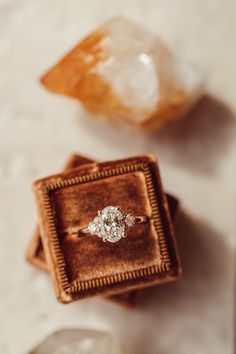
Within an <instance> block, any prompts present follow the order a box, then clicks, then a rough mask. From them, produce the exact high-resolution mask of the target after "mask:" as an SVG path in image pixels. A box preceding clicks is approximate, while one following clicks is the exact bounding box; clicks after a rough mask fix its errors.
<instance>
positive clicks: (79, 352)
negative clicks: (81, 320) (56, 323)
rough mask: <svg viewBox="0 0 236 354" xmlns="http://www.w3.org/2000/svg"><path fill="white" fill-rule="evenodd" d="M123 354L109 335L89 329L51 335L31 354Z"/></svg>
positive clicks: (67, 330)
mask: <svg viewBox="0 0 236 354" xmlns="http://www.w3.org/2000/svg"><path fill="white" fill-rule="evenodd" d="M111 353H112V354H121V351H120V349H119V345H118V343H117V340H116V339H115V338H114V337H113V336H112V335H111V334H109V333H106V332H100V331H95V330H87V329H64V330H60V331H58V332H55V333H53V334H51V335H50V336H49V337H48V338H46V339H45V340H44V341H43V342H42V343H40V344H39V345H38V346H37V347H36V348H35V349H34V350H32V351H31V352H30V353H29V354H111Z"/></svg>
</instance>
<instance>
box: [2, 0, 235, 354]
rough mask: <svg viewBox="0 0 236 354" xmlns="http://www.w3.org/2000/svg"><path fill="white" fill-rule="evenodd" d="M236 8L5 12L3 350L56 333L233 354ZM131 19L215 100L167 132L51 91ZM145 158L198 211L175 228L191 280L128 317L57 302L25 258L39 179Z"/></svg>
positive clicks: (183, 4)
mask: <svg viewBox="0 0 236 354" xmlns="http://www.w3.org/2000/svg"><path fill="white" fill-rule="evenodd" d="M235 11H236V5H235V1H234V0H232V1H231V0H225V1H215V0H205V1H195V0H179V1H172V0H165V1H162V0H149V1H148V2H147V1H146V0H129V1H127V0H120V1H107V0H93V1H86V2H84V1H80V0H76V1H73V0H72V1H70V2H68V1H64V0H58V1H55V2H52V1H49V0H41V1H31V0H19V1H10V0H5V1H2V2H1V3H0V13H1V20H0V43H1V44H0V65H1V75H0V146H1V149H0V196H1V198H0V234H1V247H0V280H1V286H0V313H1V321H0V333H1V335H0V352H1V353H4V354H16V353H17V354H25V353H27V352H28V351H29V350H30V349H31V348H33V347H34V346H35V345H36V344H37V343H39V342H40V341H41V340H42V339H43V338H46V337H47V336H48V334H49V333H52V332H54V331H55V330H57V329H58V328H68V327H86V328H95V329H101V330H103V329H105V330H109V331H111V332H115V333H116V334H117V336H118V338H119V340H120V341H121V342H122V344H123V348H124V351H125V353H126V354H127V353H128V354H143V353H147V354H156V353H165V354H172V353H175V354H189V353H191V354H199V353H201V354H202V353H204V354H205V353H206V354H209V353H214V354H222V353H225V354H233V352H234V348H233V340H234V338H233V335H234V332H235V330H234V328H233V317H234V315H233V308H234V298H233V289H234V279H235V274H234V257H233V252H234V242H235V231H236V230H235V214H236V213H235V194H236V191H235V165H236V164H235V163H236V161H235V156H236V143H235V113H234V112H235V110H236V80H235V77H236V72H235V70H236V69H235V57H236V50H235V36H236V23H235ZM119 13H122V14H125V15H126V16H129V17H131V18H133V19H134V20H135V21H138V22H140V23H141V24H143V25H144V26H145V27H148V28H150V30H151V31H152V32H154V33H158V34H160V36H161V37H162V38H163V39H164V40H165V41H166V42H167V43H169V45H170V46H171V47H172V48H173V49H174V51H175V52H176V53H177V54H178V55H179V56H182V57H184V58H186V59H188V60H189V61H190V62H194V63H195V64H196V65H197V66H198V67H199V68H200V69H201V70H203V71H204V72H205V73H206V75H207V76H208V87H207V90H208V93H209V94H210V95H211V96H212V97H215V98H212V97H209V96H208V97H206V98H204V99H203V100H202V101H201V102H200V103H199V104H198V105H197V107H196V109H194V111H193V112H192V113H191V117H189V118H187V119H184V120H181V121H179V122H178V124H173V125H171V126H169V127H168V129H164V130H163V131H161V132H160V133H158V134H156V135H139V134H137V135H136V134H134V133H133V134H132V135H131V134H130V133H128V132H125V131H124V132H123V131H122V130H119V132H118V131H117V129H115V128H113V127H111V126H107V125H106V124H105V123H104V124H103V123H102V122H96V120H89V119H87V117H86V116H85V113H84V112H83V110H82V109H81V108H80V107H79V106H78V103H77V102H74V101H72V100H68V99H67V98H63V97H60V96H55V95H50V94H49V93H48V92H46V91H45V90H43V89H42V87H40V86H39V84H38V81H37V79H38V77H39V75H40V74H41V73H42V72H44V71H45V70H46V69H47V68H48V66H50V64H53V62H54V60H55V58H59V57H60V56H61V55H63V53H64V51H65V49H68V50H69V49H70V48H71V46H73V44H74V43H76V42H77V41H78V40H80V39H81V38H82V37H84V35H85V34H86V33H88V31H90V29H91V28H94V27H95V26H98V25H99V23H101V22H104V21H105V20H106V19H107V18H109V17H111V16H114V15H117V14H119ZM146 151H148V152H152V153H154V154H156V155H157V156H158V158H159V160H160V165H161V171H162V177H163V181H164V187H165V190H169V191H170V192H172V193H173V194H176V195H177V196H178V197H179V198H180V199H181V201H182V208H183V209H184V210H188V213H187V214H186V213H184V214H182V215H180V219H179V226H178V231H177V237H178V241H179V242H178V243H179V246H180V251H181V256H182V259H183V267H184V276H183V278H182V280H181V281H178V282H176V283H175V284H174V283H173V284H166V285H163V286H162V287H159V288H158V289H153V290H151V291H150V293H149V295H148V296H147V297H146V299H145V302H144V304H143V305H142V306H141V307H140V308H138V309H137V310H134V311H129V312H127V310H123V309H120V308H119V307H117V306H114V305H113V304H110V303H108V302H105V301H103V300H99V299H91V300H88V301H87V300H86V301H80V302H77V303H74V304H71V305H66V306H65V305H60V304H57V302H56V301H55V298H54V294H53V290H52V286H51V284H50V281H49V279H48V277H47V275H46V274H41V273H40V272H38V271H37V270H34V269H33V268H32V267H30V266H29V265H28V264H27V263H26V262H25V260H24V254H25V247H26V245H27V243H28V241H29V238H30V237H31V232H32V229H33V228H34V226H35V222H36V221H37V220H36V211H35V205H34V200H33V196H32V191H31V182H32V181H33V180H35V179H36V178H40V177H43V176H46V175H49V174H52V173H55V172H60V171H61V169H62V167H63V165H64V161H65V160H66V159H67V158H68V156H69V155H70V154H71V153H72V152H80V153H82V154H85V155H88V156H91V157H94V158H95V159H101V160H110V159H115V158H120V157H123V156H129V155H135V154H138V153H143V152H146Z"/></svg>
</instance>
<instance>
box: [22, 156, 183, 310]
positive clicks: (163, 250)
mask: <svg viewBox="0 0 236 354" xmlns="http://www.w3.org/2000/svg"><path fill="white" fill-rule="evenodd" d="M34 192H35V196H36V202H37V206H38V214H39V227H37V228H36V230H35V232H34V235H33V238H32V240H31V243H30V245H29V247H28V250H27V259H28V261H29V262H31V263H32V264H34V265H35V266H37V267H38V268H40V269H42V270H45V271H49V272H50V274H51V277H52V280H53V284H54V289H55V293H56V297H57V299H58V300H59V301H60V302H63V303H70V302H73V301H75V300H79V299H83V298H86V297H89V296H95V295H96V296H105V297H109V299H111V300H113V301H116V302H118V303H122V304H124V305H132V304H134V303H135V302H136V300H137V298H138V295H139V294H140V289H144V288H146V287H149V286H153V285H156V284H160V283H163V282H168V281H172V280H175V279H177V278H178V277H179V276H180V274H181V266H180V261H179V255H178V250H177V245H176V240H175V236H174V228H173V220H174V219H175V216H176V213H177V209H178V201H177V200H176V199H175V198H174V197H172V196H169V195H167V196H166V195H165V193H164V192H163V189H162V185H161V180H160V175H159V170H158V166H157V162H156V159H155V158H154V157H153V156H152V155H144V156H137V157H133V158H128V159H123V160H117V161H109V162H102V163H97V162H95V161H92V160H90V159H87V158H84V157H82V156H79V155H73V156H72V157H71V158H70V160H69V161H68V163H67V165H66V168H65V171H64V172H63V173H61V174H58V175H54V176H50V177H47V178H44V179H41V180H39V181H36V182H35V184H34ZM108 205H115V206H118V205H119V206H120V207H121V208H122V209H123V210H125V211H126V212H128V213H132V214H133V215H145V216H146V217H147V222H145V223H140V224H136V225H134V227H132V228H130V230H129V232H128V236H127V237H126V238H123V239H121V240H119V242H116V243H111V242H102V240H101V239H100V238H98V237H95V236H93V235H90V234H87V235H84V236H83V237H72V236H67V235H66V233H65V230H68V229H69V228H75V227H76V228H84V227H86V226H87V225H88V224H89V222H90V221H91V220H92V219H93V218H94V216H95V215H96V213H97V211H98V210H101V209H103V208H104V207H106V206H108Z"/></svg>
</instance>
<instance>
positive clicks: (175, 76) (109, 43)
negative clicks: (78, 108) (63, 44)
mask: <svg viewBox="0 0 236 354" xmlns="http://www.w3.org/2000/svg"><path fill="white" fill-rule="evenodd" d="M41 81H42V83H43V84H44V85H45V86H46V87H47V88H48V89H49V90H51V91H53V92H56V93H61V94H65V95H69V96H72V97H75V98H77V99H79V100H81V102H82V103H83V104H84V105H85V107H87V109H89V110H90V111H92V112H93V113H95V114H98V115H101V116H104V117H106V118H107V119H109V120H118V121H122V122H126V123H129V124H132V125H133V126H137V127H140V128H150V129H151V128H157V127H160V126H162V125H163V124H164V123H166V122H167V121H170V120H175V119H177V118H179V117H181V116H182V115H183V114H184V113H186V111H187V110H189V109H190V108H191V107H192V105H193V104H194V103H195V102H196V100H197V99H198V98H199V97H200V96H201V94H202V92H203V78H202V75H201V73H200V72H199V71H198V70H197V69H195V68H194V67H193V66H192V65H189V64H187V63H185V62H183V61H180V60H179V59H177V58H176V57H175V56H174V55H173V54H172V53H171V51H170V50H169V49H168V48H167V47H166V46H165V45H164V44H163V42H162V41H161V40H160V39H159V38H158V37H156V36H155V35H153V34H152V33H150V32H149V31H147V30H146V29H144V28H143V27H141V26H139V25H137V24H135V23H133V22H131V21H129V20H128V19H126V18H123V17H116V18H113V19H111V20H110V21H108V22H106V23H105V24H103V25H102V26H100V27H99V28H98V29H97V30H95V31H94V32H92V33H91V34H90V35H89V36H88V37H87V38H85V39H84V40H83V41H82V42H80V43H79V44H78V45H77V46H76V47H75V48H74V49H73V50H72V51H70V52H69V53H68V54H67V55H66V56H65V57H64V58H63V59H62V60H61V61H60V62H59V63H58V64H56V65H55V66H54V67H53V68H52V69H50V70H49V71H48V73H47V74H45V75H44V76H43V77H42V79H41Z"/></svg>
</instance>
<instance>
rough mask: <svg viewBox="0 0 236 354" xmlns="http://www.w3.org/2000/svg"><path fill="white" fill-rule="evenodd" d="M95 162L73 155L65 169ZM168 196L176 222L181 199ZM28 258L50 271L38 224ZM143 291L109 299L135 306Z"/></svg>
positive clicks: (28, 249)
mask: <svg viewBox="0 0 236 354" xmlns="http://www.w3.org/2000/svg"><path fill="white" fill-rule="evenodd" d="M94 162H95V161H93V160H90V159H88V158H86V157H84V156H81V155H72V156H71V157H70V158H69V159H68V162H67V163H66V166H65V171H68V170H70V169H73V168H76V167H79V166H82V165H83V164H88V163H94ZM166 197H167V201H168V206H169V210H170V216H171V220H172V222H175V220H176V218H177V215H178V210H179V201H178V199H176V198H175V197H174V196H172V195H170V194H166ZM26 259H27V260H28V262H30V263H31V264H32V265H34V266H35V267H37V268H39V269H41V270H43V271H49V269H48V266H47V263H46V259H45V254H44V249H43V244H42V240H41V235H40V231H39V227H38V226H37V227H36V229H35V231H34V233H33V235H32V238H31V240H30V243H29V246H28V248H27V252H26ZM142 292H143V291H142V290H133V291H128V292H125V293H120V294H118V295H112V296H109V297H107V299H109V300H112V301H114V302H116V303H119V304H122V305H125V306H129V307H130V306H134V305H135V304H136V303H137V301H138V299H139V298H140V294H141V293H142Z"/></svg>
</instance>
